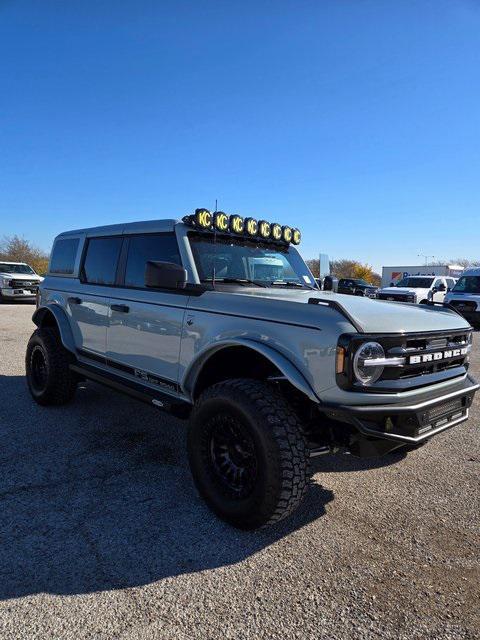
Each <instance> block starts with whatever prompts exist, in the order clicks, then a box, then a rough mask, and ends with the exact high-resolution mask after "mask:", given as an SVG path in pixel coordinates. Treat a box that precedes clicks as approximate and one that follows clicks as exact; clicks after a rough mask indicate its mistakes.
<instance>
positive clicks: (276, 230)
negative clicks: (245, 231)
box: [271, 222, 282, 240]
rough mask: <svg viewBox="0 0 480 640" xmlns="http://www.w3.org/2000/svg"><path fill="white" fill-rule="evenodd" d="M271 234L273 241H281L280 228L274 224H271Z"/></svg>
mask: <svg viewBox="0 0 480 640" xmlns="http://www.w3.org/2000/svg"><path fill="white" fill-rule="evenodd" d="M271 234H272V238H273V239H274V240H281V239H282V227H281V226H280V225H279V224H277V223H276V222H275V223H274V224H272V229H271Z"/></svg>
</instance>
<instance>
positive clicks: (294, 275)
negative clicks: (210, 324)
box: [189, 234, 315, 288]
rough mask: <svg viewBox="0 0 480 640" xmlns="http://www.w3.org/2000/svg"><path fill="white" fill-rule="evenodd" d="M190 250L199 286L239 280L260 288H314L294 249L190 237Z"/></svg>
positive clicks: (197, 236)
mask: <svg viewBox="0 0 480 640" xmlns="http://www.w3.org/2000/svg"><path fill="white" fill-rule="evenodd" d="M189 239H190V246H191V247H192V252H193V257H194V259H195V264H196V266H197V270H198V275H199V278H200V280H201V281H202V282H211V281H212V277H213V266H214V263H215V281H218V282H221V281H222V280H223V281H230V280H238V281H244V283H245V284H249V283H250V284H252V285H255V284H256V283H258V284H259V285H260V286H262V285H263V286H289V285H290V286H292V287H300V286H302V287H306V288H311V287H315V280H314V279H313V277H312V275H311V274H310V272H309V270H308V268H307V266H306V264H305V263H304V261H303V260H302V258H301V257H300V255H299V254H298V252H297V250H296V249H294V248H293V247H287V246H286V247H283V246H276V245H271V244H267V243H262V242H259V241H253V240H252V241H250V240H246V239H245V238H242V239H240V238H239V239H238V240H237V239H234V238H217V240H216V242H215V241H214V237H213V236H204V235H197V234H189Z"/></svg>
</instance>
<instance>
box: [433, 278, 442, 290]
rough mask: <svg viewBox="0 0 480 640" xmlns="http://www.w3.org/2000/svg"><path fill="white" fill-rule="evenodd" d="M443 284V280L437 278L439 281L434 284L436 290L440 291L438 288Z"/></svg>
mask: <svg viewBox="0 0 480 640" xmlns="http://www.w3.org/2000/svg"><path fill="white" fill-rule="evenodd" d="M441 284H443V280H442V279H441V278H437V279H436V280H435V282H434V283H433V286H434V287H435V288H436V289H438V287H439V286H440V285H441Z"/></svg>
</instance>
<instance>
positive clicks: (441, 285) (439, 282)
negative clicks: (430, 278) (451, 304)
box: [432, 278, 447, 302]
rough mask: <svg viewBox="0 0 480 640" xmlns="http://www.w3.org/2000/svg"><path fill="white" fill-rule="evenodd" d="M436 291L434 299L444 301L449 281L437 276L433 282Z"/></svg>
mask: <svg viewBox="0 0 480 640" xmlns="http://www.w3.org/2000/svg"><path fill="white" fill-rule="evenodd" d="M433 287H434V292H433V295H432V299H433V301H434V302H443V301H444V299H445V295H446V293H447V282H446V280H445V278H437V279H436V280H435V282H434V284H433Z"/></svg>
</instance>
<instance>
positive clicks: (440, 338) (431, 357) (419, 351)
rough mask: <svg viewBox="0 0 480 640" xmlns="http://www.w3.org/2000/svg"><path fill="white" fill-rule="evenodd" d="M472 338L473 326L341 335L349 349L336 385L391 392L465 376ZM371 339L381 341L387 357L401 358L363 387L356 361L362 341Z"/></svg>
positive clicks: (341, 339) (341, 340)
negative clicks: (356, 369) (356, 368)
mask: <svg viewBox="0 0 480 640" xmlns="http://www.w3.org/2000/svg"><path fill="white" fill-rule="evenodd" d="M471 337H472V330H471V329H467V330H465V329H458V330H454V331H449V332H435V333H433V332H432V333H419V334H406V335H398V334H397V335H392V334H380V335H378V334H376V335H375V334H373V335H365V334H356V335H354V336H351V335H344V336H341V337H340V340H339V346H340V347H343V348H345V349H346V353H345V368H344V371H343V372H342V373H338V374H337V378H336V380H337V384H338V385H339V386H340V387H341V388H342V389H354V390H355V391H362V392H367V393H368V392H374V393H391V392H401V391H407V390H412V389H416V388H419V387H423V386H426V385H432V384H436V383H438V382H440V381H446V380H451V379H454V378H456V377H460V376H463V375H465V374H466V372H467V370H468V351H469V350H470V348H471ZM369 341H375V342H379V343H380V344H381V345H382V347H383V350H384V352H385V358H387V359H398V360H399V361H400V364H397V365H392V366H388V365H386V366H385V368H384V369H383V372H382V374H381V376H380V378H379V379H378V380H377V381H376V382H374V383H372V384H370V385H365V386H362V385H361V384H360V383H359V382H358V381H357V380H356V377H355V374H354V371H353V360H354V356H355V353H356V351H357V349H359V348H360V346H361V345H362V343H364V342H369ZM462 351H463V353H462Z"/></svg>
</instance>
